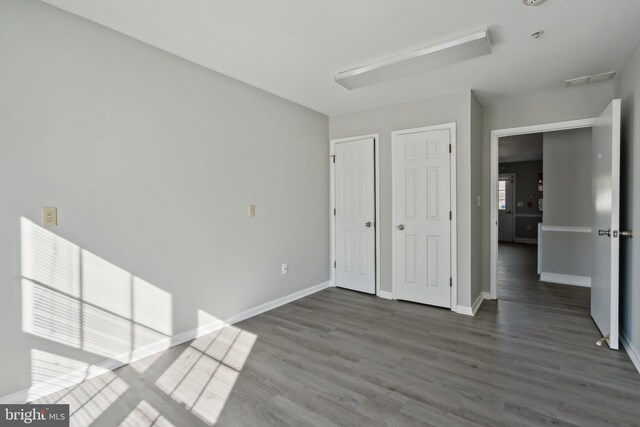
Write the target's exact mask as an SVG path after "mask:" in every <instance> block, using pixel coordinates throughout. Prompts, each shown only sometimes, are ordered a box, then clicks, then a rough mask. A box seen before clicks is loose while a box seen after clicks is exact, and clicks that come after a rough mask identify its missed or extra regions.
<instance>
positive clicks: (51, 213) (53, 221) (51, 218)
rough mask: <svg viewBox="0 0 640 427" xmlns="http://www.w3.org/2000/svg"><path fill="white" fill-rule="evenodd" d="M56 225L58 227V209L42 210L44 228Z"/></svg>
mask: <svg viewBox="0 0 640 427" xmlns="http://www.w3.org/2000/svg"><path fill="white" fill-rule="evenodd" d="M54 225H58V209H57V208H42V226H43V227H53V226H54Z"/></svg>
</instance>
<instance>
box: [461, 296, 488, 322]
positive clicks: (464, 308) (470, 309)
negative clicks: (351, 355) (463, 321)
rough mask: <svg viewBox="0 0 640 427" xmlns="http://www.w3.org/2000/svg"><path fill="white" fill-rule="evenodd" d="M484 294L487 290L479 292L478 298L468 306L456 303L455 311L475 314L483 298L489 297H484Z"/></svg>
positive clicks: (470, 314)
mask: <svg viewBox="0 0 640 427" xmlns="http://www.w3.org/2000/svg"><path fill="white" fill-rule="evenodd" d="M486 294H488V292H480V294H479V295H478V298H476V300H475V301H474V302H473V305H472V306H471V307H469V306H468V305H458V309H457V310H456V313H458V314H464V315H465V316H475V315H476V313H477V312H478V309H480V306H481V305H482V301H484V300H485V299H491V298H486V296H485V295H486Z"/></svg>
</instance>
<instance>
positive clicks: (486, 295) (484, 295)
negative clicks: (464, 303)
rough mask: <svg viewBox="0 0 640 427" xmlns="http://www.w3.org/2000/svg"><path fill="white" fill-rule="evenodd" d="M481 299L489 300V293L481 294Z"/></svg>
mask: <svg viewBox="0 0 640 427" xmlns="http://www.w3.org/2000/svg"><path fill="white" fill-rule="evenodd" d="M482 298H483V299H491V292H482Z"/></svg>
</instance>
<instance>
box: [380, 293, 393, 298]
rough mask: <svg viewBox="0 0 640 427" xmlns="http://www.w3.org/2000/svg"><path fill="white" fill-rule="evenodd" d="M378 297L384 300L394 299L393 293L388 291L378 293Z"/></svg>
mask: <svg viewBox="0 0 640 427" xmlns="http://www.w3.org/2000/svg"><path fill="white" fill-rule="evenodd" d="M378 296H379V297H380V298H384V299H393V293H392V292H388V291H378Z"/></svg>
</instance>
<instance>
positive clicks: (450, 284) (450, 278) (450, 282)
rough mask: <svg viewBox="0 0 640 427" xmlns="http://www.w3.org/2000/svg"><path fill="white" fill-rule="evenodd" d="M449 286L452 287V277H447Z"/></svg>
mask: <svg viewBox="0 0 640 427" xmlns="http://www.w3.org/2000/svg"><path fill="white" fill-rule="evenodd" d="M449 287H450V288H453V277H449Z"/></svg>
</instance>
